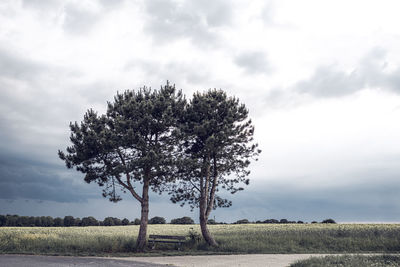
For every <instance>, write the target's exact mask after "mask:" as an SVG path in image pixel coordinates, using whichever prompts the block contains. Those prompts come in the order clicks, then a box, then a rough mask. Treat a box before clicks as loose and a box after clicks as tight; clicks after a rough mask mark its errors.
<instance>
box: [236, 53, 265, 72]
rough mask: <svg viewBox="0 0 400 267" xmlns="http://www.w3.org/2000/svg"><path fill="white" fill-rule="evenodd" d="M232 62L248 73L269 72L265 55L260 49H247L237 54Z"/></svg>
mask: <svg viewBox="0 0 400 267" xmlns="http://www.w3.org/2000/svg"><path fill="white" fill-rule="evenodd" d="M234 62H235V63H236V64H237V65H238V66H239V67H241V68H243V69H244V70H245V71H246V72H247V73H249V74H267V73H269V72H271V67H270V64H269V62H268V60H267V57H266V55H265V54H264V53H263V52H260V51H249V52H244V53H242V54H240V55H238V56H237V57H236V58H235V59H234Z"/></svg>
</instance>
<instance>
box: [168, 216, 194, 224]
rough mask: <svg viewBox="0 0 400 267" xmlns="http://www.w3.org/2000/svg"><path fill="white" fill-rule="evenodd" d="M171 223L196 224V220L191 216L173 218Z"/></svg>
mask: <svg viewBox="0 0 400 267" xmlns="http://www.w3.org/2000/svg"><path fill="white" fill-rule="evenodd" d="M171 224H194V221H193V219H192V218H190V217H186V216H185V217H182V218H176V219H172V220H171Z"/></svg>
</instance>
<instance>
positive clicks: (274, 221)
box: [264, 219, 279, 223]
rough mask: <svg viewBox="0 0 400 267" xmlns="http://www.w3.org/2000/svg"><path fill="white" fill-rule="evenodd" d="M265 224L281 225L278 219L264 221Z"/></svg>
mask: <svg viewBox="0 0 400 267" xmlns="http://www.w3.org/2000/svg"><path fill="white" fill-rule="evenodd" d="M264 223H279V221H278V220H276V219H267V220H265V221H264Z"/></svg>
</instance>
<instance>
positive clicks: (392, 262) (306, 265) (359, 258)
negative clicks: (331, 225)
mask: <svg viewBox="0 0 400 267" xmlns="http://www.w3.org/2000/svg"><path fill="white" fill-rule="evenodd" d="M290 266H291V267H336V266H343V267H347V266H352V267H375V266H382V267H384V266H385V267H398V266H400V256H399V255H343V256H325V257H311V258H310V259H306V260H301V261H298V262H296V263H294V264H291V265H290Z"/></svg>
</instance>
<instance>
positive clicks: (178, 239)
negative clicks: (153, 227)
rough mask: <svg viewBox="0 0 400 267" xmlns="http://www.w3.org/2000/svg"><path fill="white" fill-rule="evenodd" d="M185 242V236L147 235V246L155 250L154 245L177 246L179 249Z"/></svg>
mask: <svg viewBox="0 0 400 267" xmlns="http://www.w3.org/2000/svg"><path fill="white" fill-rule="evenodd" d="M185 241H186V236H179V235H149V244H150V245H151V247H152V248H155V246H156V243H169V244H177V245H179V247H180V246H181V245H182V243H184V242H185Z"/></svg>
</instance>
